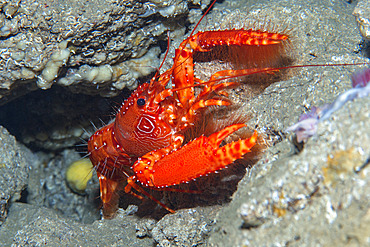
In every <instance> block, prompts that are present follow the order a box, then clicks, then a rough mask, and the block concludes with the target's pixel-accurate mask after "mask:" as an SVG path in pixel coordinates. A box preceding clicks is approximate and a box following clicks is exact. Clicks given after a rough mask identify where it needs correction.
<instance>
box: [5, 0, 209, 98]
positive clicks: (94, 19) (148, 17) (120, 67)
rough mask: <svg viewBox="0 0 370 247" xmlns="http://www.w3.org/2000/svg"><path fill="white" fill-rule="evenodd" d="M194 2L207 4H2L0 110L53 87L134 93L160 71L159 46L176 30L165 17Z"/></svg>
mask: <svg viewBox="0 0 370 247" xmlns="http://www.w3.org/2000/svg"><path fill="white" fill-rule="evenodd" d="M191 3H194V4H200V5H201V6H202V8H204V7H206V5H207V4H208V3H209V0H205V1H181V0H173V1H132V0H130V1H100V0H94V1H87V0H85V1H73V0H67V1H60V0H55V1H45V0H41V1H37V2H35V1H28V0H26V1H18V0H11V1H4V0H2V1H0V10H1V11H0V37H1V43H0V57H1V60H0V61H1V62H0V89H1V90H0V105H1V104H4V103H5V102H7V101H9V100H10V99H12V98H15V97H18V96H20V95H23V94H26V93H28V92H29V91H31V90H34V89H36V88H37V87H39V88H43V89H47V88H50V87H51V86H52V85H53V84H54V83H55V82H57V83H58V84H60V85H62V86H70V88H71V89H72V90H74V91H77V92H83V93H85V94H100V95H105V96H112V95H117V94H118V93H119V91H120V90H122V89H123V88H124V87H128V88H130V89H133V88H136V86H137V81H136V79H137V78H139V77H141V76H145V75H148V74H149V73H151V72H153V71H154V68H155V67H158V66H159V64H158V63H159V60H158V55H159V52H160V50H159V48H158V44H156V42H158V41H159V40H166V35H165V32H166V30H174V29H176V28H179V26H177V25H175V22H173V21H172V19H171V18H169V17H176V16H181V15H182V14H186V13H187V12H188V4H191ZM175 6H176V7H175ZM180 19H182V18H180ZM182 20H184V19H182ZM162 34H163V35H162ZM155 46H156V47H157V48H153V47H155ZM150 48H152V49H150ZM148 51H149V52H148ZM145 54H146V55H145ZM97 89H99V90H97Z"/></svg>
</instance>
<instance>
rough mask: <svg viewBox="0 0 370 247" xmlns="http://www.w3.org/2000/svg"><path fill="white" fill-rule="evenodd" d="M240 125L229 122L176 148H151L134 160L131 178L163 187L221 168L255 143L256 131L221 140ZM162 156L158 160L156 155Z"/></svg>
mask: <svg viewBox="0 0 370 247" xmlns="http://www.w3.org/2000/svg"><path fill="white" fill-rule="evenodd" d="M243 127H245V125H244V124H233V125H230V126H228V127H226V128H224V129H222V130H221V131H219V132H216V133H214V134H212V135H211V136H209V137H205V136H200V137H198V138H196V139H195V140H193V141H191V142H189V143H187V144H186V145H184V146H182V147H180V148H179V149H177V150H173V149H171V150H170V151H168V153H166V154H165V153H163V151H166V152H167V150H169V148H168V147H167V148H164V149H160V150H157V151H152V152H150V153H148V154H146V155H144V156H143V157H142V158H141V159H139V160H138V161H136V163H135V164H134V166H133V170H134V172H135V178H136V179H137V181H138V182H140V183H141V184H143V185H145V186H148V187H156V188H163V187H168V186H172V185H177V184H180V183H185V182H187V181H190V180H192V179H195V178H198V177H201V176H203V175H206V174H208V173H212V172H215V171H217V170H220V169H223V168H225V167H226V166H227V165H229V164H231V163H232V162H234V161H235V160H237V159H240V158H241V157H242V156H243V155H244V154H246V153H248V152H250V150H251V148H252V147H253V146H254V145H255V144H256V142H257V132H256V131H255V132H254V134H253V135H252V136H251V137H250V138H248V139H243V140H239V141H235V142H231V143H228V144H226V145H225V146H222V147H220V144H221V142H222V141H223V140H224V139H225V138H226V137H227V136H229V135H230V134H232V133H233V132H235V131H237V130H238V129H240V128H243ZM161 156H162V157H163V158H161V159H159V160H158V157H161Z"/></svg>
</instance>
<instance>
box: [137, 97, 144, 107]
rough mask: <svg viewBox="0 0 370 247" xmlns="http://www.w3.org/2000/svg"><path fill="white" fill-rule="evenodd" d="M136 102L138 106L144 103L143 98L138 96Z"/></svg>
mask: <svg viewBox="0 0 370 247" xmlns="http://www.w3.org/2000/svg"><path fill="white" fill-rule="evenodd" d="M136 103H137V105H138V106H143V105H145V99H143V98H139V99H137V101H136Z"/></svg>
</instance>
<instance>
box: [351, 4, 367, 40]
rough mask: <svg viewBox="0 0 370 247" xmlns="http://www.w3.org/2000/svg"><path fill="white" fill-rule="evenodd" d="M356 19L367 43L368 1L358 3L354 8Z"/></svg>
mask: <svg viewBox="0 0 370 247" xmlns="http://www.w3.org/2000/svg"><path fill="white" fill-rule="evenodd" d="M353 15H354V16H355V17H356V21H357V24H358V28H359V30H360V32H361V34H362V36H363V37H364V39H366V40H367V41H369V40H370V3H369V1H364V0H363V1H358V4H357V5H356V8H355V9H354V10H353Z"/></svg>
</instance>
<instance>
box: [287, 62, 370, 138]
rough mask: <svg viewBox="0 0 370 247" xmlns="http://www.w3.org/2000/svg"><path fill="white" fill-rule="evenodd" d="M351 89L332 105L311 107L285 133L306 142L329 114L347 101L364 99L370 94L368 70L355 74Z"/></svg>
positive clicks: (369, 74) (369, 71) (352, 78)
mask: <svg viewBox="0 0 370 247" xmlns="http://www.w3.org/2000/svg"><path fill="white" fill-rule="evenodd" d="M351 80H352V87H353V88H351V89H349V90H347V91H346V92H344V93H342V94H340V95H339V96H338V97H337V98H336V99H335V100H334V102H333V103H331V104H325V105H323V106H320V107H315V106H313V107H312V109H311V111H309V112H308V113H305V114H302V115H301V116H300V117H299V121H298V123H296V124H294V125H292V126H290V127H289V128H287V129H286V130H285V131H292V132H294V133H295V134H296V135H297V141H298V142H299V143H300V142H302V141H303V142H306V141H307V139H308V138H309V137H311V136H313V135H314V134H315V133H316V131H317V124H318V123H319V122H321V121H324V120H326V119H328V118H329V117H330V116H331V114H332V113H333V112H335V111H337V110H338V109H340V108H341V107H342V106H343V105H344V104H345V103H346V102H347V101H350V100H354V99H356V98H362V97H366V96H368V95H369V94H370V83H369V81H370V68H366V69H364V70H361V71H358V72H355V73H354V74H353V75H352V77H351Z"/></svg>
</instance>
